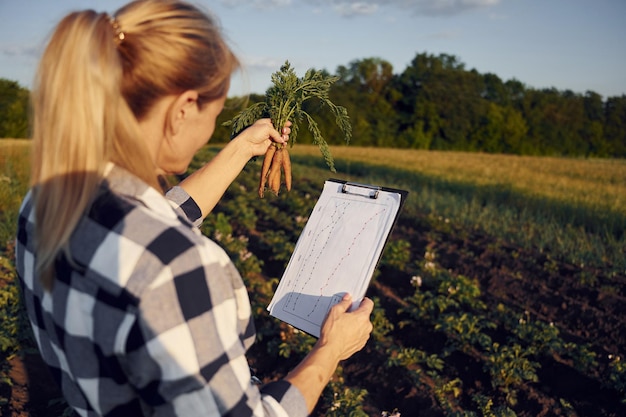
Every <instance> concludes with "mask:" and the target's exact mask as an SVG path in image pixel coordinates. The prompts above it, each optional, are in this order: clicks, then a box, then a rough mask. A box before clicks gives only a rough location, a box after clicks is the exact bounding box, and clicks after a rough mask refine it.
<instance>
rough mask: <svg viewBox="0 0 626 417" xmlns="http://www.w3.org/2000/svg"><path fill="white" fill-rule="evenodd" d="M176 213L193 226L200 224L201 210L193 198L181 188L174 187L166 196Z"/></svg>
mask: <svg viewBox="0 0 626 417" xmlns="http://www.w3.org/2000/svg"><path fill="white" fill-rule="evenodd" d="M166 197H167V199H168V200H169V201H170V204H171V205H172V206H173V207H174V210H176V212H177V213H178V214H180V215H182V216H184V217H186V218H187V220H189V221H190V222H191V223H192V224H193V225H194V226H196V227H200V225H201V224H202V210H200V207H198V204H196V202H195V201H194V199H193V198H191V196H190V195H189V194H188V193H187V191H185V190H184V189H183V188H182V187H181V186H178V185H176V186H174V187H172V188H170V190H169V191H168V192H167V194H166Z"/></svg>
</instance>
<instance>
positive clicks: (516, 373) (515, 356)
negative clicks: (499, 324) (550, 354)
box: [484, 343, 540, 405]
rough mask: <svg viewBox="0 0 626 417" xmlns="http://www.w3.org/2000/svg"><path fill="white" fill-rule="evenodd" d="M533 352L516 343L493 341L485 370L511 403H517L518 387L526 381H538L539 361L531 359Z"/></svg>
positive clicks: (494, 385)
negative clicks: (509, 344)
mask: <svg viewBox="0 0 626 417" xmlns="http://www.w3.org/2000/svg"><path fill="white" fill-rule="evenodd" d="M531 355H532V352H531V351H529V350H527V349H525V348H524V347H522V346H521V345H519V344H517V343H515V344H513V345H511V346H507V345H504V346H502V345H500V344H499V343H493V345H492V346H491V348H490V349H489V351H488V353H487V359H486V363H485V365H484V368H485V371H487V372H489V375H491V385H492V386H493V388H495V389H499V390H500V391H502V392H503V393H504V394H505V395H506V399H507V401H508V402H509V404H511V405H515V404H516V403H517V388H519V387H520V386H521V385H522V384H523V383H524V382H527V381H530V382H537V381H538V377H537V372H536V371H537V368H539V367H540V365H539V363H537V362H534V361H532V360H530V359H529V356H531Z"/></svg>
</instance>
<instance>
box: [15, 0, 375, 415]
mask: <svg viewBox="0 0 626 417" xmlns="http://www.w3.org/2000/svg"><path fill="white" fill-rule="evenodd" d="M237 68H238V61H237V59H236V58H235V57H234V55H233V54H232V52H231V51H230V50H229V48H228V47H227V45H226V44H225V42H224V40H223V38H222V36H221V34H220V32H219V30H218V28H217V26H216V24H215V22H214V21H213V20H212V19H211V18H210V17H209V16H207V15H206V14H204V13H202V12H200V11H199V10H198V9H196V8H195V7H193V6H191V5H189V4H186V3H182V2H174V1H162V0H161V1H137V2H132V3H129V4H128V5H126V6H124V7H123V8H121V9H120V10H119V11H118V12H117V13H116V14H115V15H114V17H109V16H108V15H106V14H103V13H100V14H99V13H96V12H93V11H82V12H75V13H71V14H69V15H68V16H67V17H65V18H64V19H63V20H62V21H61V22H60V23H59V25H58V26H57V28H56V29H55V31H54V32H53V34H52V36H51V39H50V40H49V43H48V45H47V47H46V50H45V52H44V54H43V56H42V59H41V62H40V66H39V70H38V73H37V76H36V80H35V84H34V88H33V110H34V111H33V113H34V120H33V122H34V125H33V129H34V130H33V147H34V148H33V164H32V188H31V191H30V192H29V193H28V195H27V196H26V197H25V200H24V202H23V205H22V207H21V211H20V218H19V226H18V234H17V251H16V263H17V269H18V274H19V278H20V282H21V285H22V290H23V294H24V300H25V305H26V309H27V312H28V315H29V319H30V321H31V325H32V327H33V330H34V335H35V338H36V341H37V343H38V347H39V349H40V351H41V354H42V357H43V358H44V360H45V361H46V363H47V364H48V365H49V367H50V369H51V371H52V374H53V376H54V378H55V379H56V381H57V382H58V384H59V386H60V387H61V389H62V390H63V393H64V396H65V398H66V399H67V401H68V403H69V404H70V405H71V406H72V407H73V408H74V410H75V411H76V412H77V413H78V414H79V415H82V416H140V415H154V416H186V417H189V416H196V415H197V416H218V415H236V416H246V415H254V416H261V415H272V416H286V415H290V416H299V415H307V414H308V413H310V412H311V411H312V410H313V408H314V406H315V404H316V402H317V400H318V398H319V396H320V394H321V392H322V390H323V388H324V386H325V385H326V383H327V382H328V380H329V378H330V377H331V375H332V374H333V373H334V370H335V368H336V366H337V364H338V363H339V361H340V360H343V359H345V358H348V357H349V356H351V355H352V354H353V353H355V352H356V351H358V350H360V349H361V348H362V347H363V346H364V344H365V343H366V341H367V339H368V337H369V334H370V332H371V330H372V325H371V323H370V318H369V317H370V313H371V311H372V306H373V304H372V301H371V300H369V299H365V300H364V301H363V302H362V304H361V306H360V307H359V308H358V309H356V310H354V311H351V312H348V308H349V306H350V303H351V300H350V297H349V296H346V297H345V299H344V300H343V301H342V302H341V303H339V304H337V305H336V306H335V307H334V308H333V309H332V310H331V311H330V312H329V315H328V318H327V319H326V322H325V324H324V326H323V330H322V335H321V337H320V339H319V340H318V342H317V343H316V345H315V347H314V348H313V349H312V351H311V352H310V354H309V355H308V356H307V357H306V358H305V359H304V360H303V361H302V363H300V364H299V365H298V366H297V367H296V368H295V369H294V370H293V371H292V372H290V373H289V374H288V375H287V376H286V377H285V378H284V380H281V381H278V382H275V383H272V384H268V385H266V386H264V387H262V388H261V389H259V388H258V387H257V386H256V385H254V384H252V383H251V375H250V371H249V368H248V364H247V360H246V357H245V354H246V350H247V349H248V348H249V347H250V345H251V344H252V342H253V340H254V337H255V333H254V326H253V323H252V320H251V313H250V303H249V300H248V295H247V293H246V290H245V287H244V286H243V282H242V279H241V277H240V275H239V274H238V273H237V271H236V270H235V268H234V267H233V264H232V263H231V262H230V260H229V259H228V257H227V256H226V254H225V253H224V252H223V251H222V250H221V249H220V248H219V247H218V246H217V245H216V244H215V243H213V242H212V241H210V240H209V239H207V238H206V237H204V236H202V235H201V234H200V232H199V230H198V227H197V226H198V225H199V224H200V223H201V221H202V219H203V218H204V216H206V215H207V214H208V213H209V212H210V211H211V210H212V208H213V207H214V206H215V204H216V203H217V201H218V200H219V199H220V198H221V196H222V195H223V193H224V191H225V190H226V188H227V187H228V185H229V184H230V183H231V182H232V181H233V180H234V179H235V178H236V176H237V174H238V173H239V172H240V171H241V169H242V168H243V166H244V165H245V163H246V162H247V161H248V160H249V159H250V158H251V157H253V156H256V155H262V154H264V153H265V150H266V149H267V147H268V146H269V145H270V144H271V143H272V141H273V142H278V143H284V142H285V141H286V140H287V139H288V134H289V132H290V130H289V126H285V127H284V128H283V130H282V134H281V133H279V132H278V131H276V130H275V129H274V127H273V126H272V124H271V122H270V121H269V120H266V119H263V120H259V121H257V122H256V123H254V124H253V125H252V126H250V127H249V128H248V129H246V130H244V131H243V132H242V133H241V134H240V135H239V136H238V137H236V138H235V139H233V140H232V141H231V142H230V143H229V144H228V145H227V146H226V147H225V148H224V149H223V151H222V152H220V153H219V154H218V155H217V156H216V157H215V158H214V159H213V160H212V161H210V162H209V163H207V164H206V165H205V166H204V167H203V168H201V169H199V170H198V171H196V172H195V173H194V174H193V175H191V176H190V177H188V178H187V179H186V180H185V181H183V182H182V183H181V184H179V185H178V186H175V187H173V188H171V189H170V190H169V191H167V192H166V193H165V192H164V191H163V190H162V188H161V187H160V181H159V177H160V176H162V175H163V174H169V173H178V172H183V171H185V170H186V168H187V165H188V164H189V162H190V160H191V159H192V157H193V154H194V153H195V152H196V151H197V150H198V149H199V148H200V147H201V146H202V145H204V144H205V143H206V142H207V140H208V139H209V138H210V136H211V134H212V133H213V131H214V128H215V121H216V117H217V116H218V114H219V113H220V111H221V110H222V108H223V105H224V101H225V99H226V95H227V91H228V86H229V80H230V77H231V75H232V73H233V71H235V70H236V69H237Z"/></svg>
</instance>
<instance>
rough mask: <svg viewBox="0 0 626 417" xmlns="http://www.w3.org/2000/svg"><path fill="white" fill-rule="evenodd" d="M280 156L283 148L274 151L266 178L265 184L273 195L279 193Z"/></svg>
mask: <svg viewBox="0 0 626 417" xmlns="http://www.w3.org/2000/svg"><path fill="white" fill-rule="evenodd" d="M282 156H283V148H280V149H276V152H275V153H274V157H273V158H272V166H271V167H270V172H269V175H268V177H267V183H268V185H269V187H270V189H271V190H272V191H273V192H274V194H276V195H278V193H279V191H280V170H281V168H282V163H281V161H282V159H283V158H282Z"/></svg>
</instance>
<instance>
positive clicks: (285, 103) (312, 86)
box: [224, 61, 352, 198]
mask: <svg viewBox="0 0 626 417" xmlns="http://www.w3.org/2000/svg"><path fill="white" fill-rule="evenodd" d="M338 79H339V77H337V76H328V75H325V74H324V73H323V72H322V71H316V70H313V69H309V70H308V71H307V72H306V74H305V75H304V77H302V78H298V77H297V76H296V73H295V71H294V69H293V68H292V67H291V65H290V64H289V61H285V63H284V64H283V65H282V66H281V67H280V70H279V71H277V72H275V73H274V74H272V85H271V86H270V87H269V88H268V89H267V91H266V92H265V100H264V101H262V102H259V103H255V104H253V105H252V106H250V107H248V108H246V109H244V110H242V111H241V112H239V113H238V114H237V115H236V116H235V117H234V118H233V119H232V120H229V121H228V122H226V123H224V124H225V125H226V126H229V125H232V131H233V136H235V135H236V134H238V133H239V132H240V131H242V130H243V129H245V128H246V127H248V126H250V125H251V124H252V123H254V122H255V121H256V120H257V119H259V118H261V117H267V116H269V117H270V118H271V120H272V122H273V124H274V126H275V127H276V128H277V129H281V128H282V127H283V126H285V123H287V121H291V134H290V136H289V137H290V142H289V143H290V145H289V146H293V145H294V143H295V142H296V137H297V134H298V125H299V123H301V122H302V121H306V122H307V125H308V127H309V130H310V131H311V133H312V134H313V143H315V144H316V145H318V146H319V148H320V152H321V153H322V155H323V157H324V159H325V161H326V164H327V165H328V167H329V168H330V170H331V171H332V172H335V165H334V161H333V158H332V155H331V154H330V150H329V148H328V143H327V142H326V140H324V138H323V137H322V133H321V132H320V130H319V127H318V125H317V123H316V122H315V120H314V119H313V117H311V115H310V114H309V113H308V112H306V111H305V110H303V109H302V103H304V102H305V101H306V100H308V99H310V98H316V99H318V100H319V101H320V102H321V104H323V105H325V106H326V108H327V109H329V110H330V111H331V112H332V114H333V115H334V116H335V122H336V123H337V125H338V126H339V128H340V129H341V131H342V132H343V133H344V135H345V141H346V143H349V142H350V139H351V137H352V125H351V124H350V118H349V116H348V112H347V110H346V108H345V107H342V106H337V105H335V104H334V103H333V102H332V101H331V100H330V98H329V91H330V87H331V85H332V84H333V83H334V82H335V81H337V80H338ZM281 173H284V175H285V187H286V188H287V190H288V191H289V190H291V183H292V175H291V158H290V156H289V151H288V150H287V147H286V146H285V145H280V144H272V145H270V146H269V148H268V149H267V152H266V153H265V158H264V160H263V165H262V168H261V177H260V181H259V197H261V198H263V197H264V196H265V189H266V188H267V187H269V189H270V190H271V191H272V192H273V193H274V194H276V195H278V193H279V192H280V187H281V183H282V181H281V177H282V175H281Z"/></svg>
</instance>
